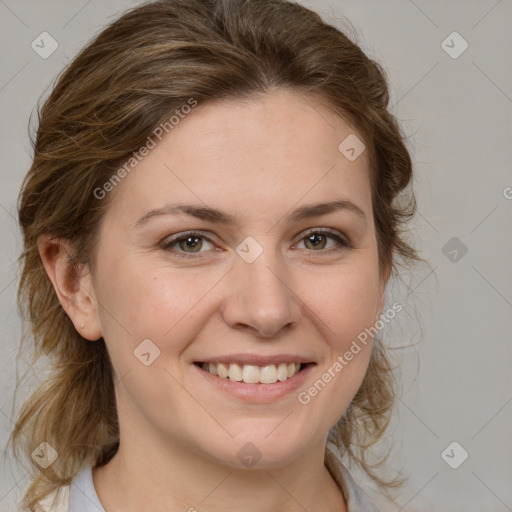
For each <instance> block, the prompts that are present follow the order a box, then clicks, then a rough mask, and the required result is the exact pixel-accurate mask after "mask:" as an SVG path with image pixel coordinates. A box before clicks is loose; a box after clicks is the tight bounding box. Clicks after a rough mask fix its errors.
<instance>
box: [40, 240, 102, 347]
mask: <svg viewBox="0 0 512 512" xmlns="http://www.w3.org/2000/svg"><path fill="white" fill-rule="evenodd" d="M38 249H39V255H40V256H41V260H42V262H43V265H44V268H45V270H46V273H47V275H48V277H49V279H50V281H51V282H52V285H53V288H54V290H55V293H56V294H57V298H58V299H59V302H60V303H61V305H62V307H63V309H64V311H66V313H67V315H68V316H69V318H70V319H71V321H72V322H73V324H74V326H75V329H76V330H77V331H78V332H79V333H80V335H81V336H83V337H84V338H86V339H88V340H97V339H99V338H101V336H102V331H101V326H100V322H99V316H98V308H97V301H96V299H95V296H94V288H93V285H92V282H91V279H90V274H89V273H88V271H87V269H84V268H82V267H79V266H78V265H77V264H76V263H74V262H73V254H74V252H73V248H72V245H71V243H70V242H69V241H68V240H64V239H62V238H57V237H53V236H52V235H50V234H47V235H43V236H41V237H40V239H39V241H38Z"/></svg>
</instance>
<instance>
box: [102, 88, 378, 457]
mask: <svg viewBox="0 0 512 512" xmlns="http://www.w3.org/2000/svg"><path fill="white" fill-rule="evenodd" d="M351 134H353V131H352V130H351V129H350V128H349V126H348V125H347V124H346V123H345V122H344V121H343V120H342V119H341V118H339V117H338V116H336V115H335V114H333V113H332V112H330V111H329V110H327V109H325V108H324V107H322V106H321V105H320V104H319V103H317V102H315V101H313V100H312V99H306V98H305V97H304V96H301V95H299V94H298V93H294V92H289V91H285V90H276V91H274V92H272V93H271V94H268V95H266V96H263V97H260V98H255V99H254V100H251V101H240V100H229V101H224V102H219V103H216V104H206V105H199V106H197V107H196V108H195V109H193V110H192V112H191V113H190V114H189V115H188V117H186V118H184V119H183V120H181V121H180V123H179V124H178V125H177V126H175V127H174V129H173V130H172V131H170V132H169V134H168V135H166V136H165V137H164V138H163V139H162V140H161V142H159V143H158V144H157V145H156V147H155V148H154V149H152V150H151V151H150V152H149V154H148V155H147V156H146V157H145V158H144V159H143V160H142V161H141V162H140V163H139V164H138V165H137V166H136V167H135V168H134V169H133V170H132V171H131V172H130V173H129V174H128V175H127V176H126V177H125V178H124V179H123V181H122V182H121V183H120V184H118V185H117V187H116V188H115V190H114V191H113V192H111V193H113V194H114V196H113V197H112V199H113V201H112V205H111V206H110V207H109V209H108V211H107V213H106V215H105V217H104V219H103V222H102V224H101V228H100V233H99V244H98V246H97V253H96V261H97V268H96V272H95V275H94V295H95V299H96V301H97V304H98V306H97V321H98V322H99V325H100V329H101V332H102V335H103V337H104V339H105V342H106V344H107V347H108V351H109V354H110V357H111V360H112V363H113V367H114V370H115V374H116V375H115V382H116V396H117V406H118V412H119V421H120V428H121V440H122V441H123V436H124V439H125V446H126V443H133V444H134V445H135V444H136V443H139V444H141V443H143V444H144V446H145V447H146V449H149V450H151V449H153V448H154V449H156V450H159V449H162V446H168V447H169V448H171V447H173V446H174V447H178V446H179V447H180V449H186V450H188V451H189V452H191V453H195V454H204V455H205V456H207V457H211V458H213V460H215V461H217V462H222V463H223V464H229V465H232V466H240V467H241V466H242V465H244V464H245V465H246V466H249V465H252V464H253V463H254V462H256V461H257V462H258V464H259V466H263V467H272V466H275V467H276V466H278V465H281V464H285V463H289V462H291V461H292V460H293V459H294V458H295V457H297V456H299V455H300V454H304V453H306V451H307V450H310V449H312V447H314V446H320V445H321V444H322V443H324V442H325V438H326V435H327V433H328V431H329V429H330V428H331V427H332V425H334V424H335V423H336V421H337V420H338V419H339V417H340V416H341V415H342V414H343V412H344V411H345V409H346V408H347V406H348V405H349V403H350V402H351V400H352V398H353V396H354V394H355V393H356V391H357V389H358V388H359V386H360V384H361V382H362V379H363V377H364V374H365V372H366V369H367V365H368V361H369V358H370V354H371V345H372V343H371V338H368V342H367V343H366V345H365V344H362V343H359V351H358V352H357V353H356V350H355V349H354V348H353V347H354V345H353V341H354V340H357V336H358V335H359V334H360V333H362V332H363V331H364V330H365V328H368V327H371V326H373V325H374V324H375V321H376V320H377V319H378V317H379V314H380V312H381V310H382V307H383V297H384V295H383V292H384V285H385V281H386V279H387V275H386V276H384V275H379V265H378V259H377V245H376V238H375V231H374V224H373V212H372V203H371V189H370V182H369V175H368V173H369V169H368V167H367V166H368V161H367V155H366V153H365V152H364V151H363V153H362V154H361V155H360V156H359V157H358V158H356V159H355V160H354V159H353V157H352V158H351V159H349V158H347V157H346V156H345V154H347V155H349V156H352V153H353V152H351V151H350V149H348V152H347V148H346V147H345V146H342V150H343V151H344V153H343V152H342V151H341V150H340V149H339V146H340V143H341V142H342V141H344V139H345V138H346V137H347V136H349V135H351ZM350 140H351V139H349V141H350ZM346 144H347V143H345V145H346ZM356 155H357V153H356ZM335 201H338V202H341V201H345V202H346V203H345V204H351V205H353V206H350V207H340V208H336V209H334V208H333V209H327V208H324V207H322V206H320V205H324V204H327V203H332V202H335ZM340 204H341V203H340ZM184 205H187V206H186V207H185V206H184ZM178 208H181V209H178ZM185 210H188V213H187V212H186V211H185ZM358 210H359V211H358ZM189 232H193V233H192V234H191V233H189ZM345 244H347V245H345ZM351 346H352V355H353V357H352V358H350V360H348V358H347V357H345V356H344V354H345V353H346V352H347V351H350V350H351ZM340 358H341V359H340ZM342 360H343V363H342V362H341V361H342ZM336 362H338V365H336ZM203 363H207V364H209V366H208V368H209V369H210V368H211V370H212V372H213V374H212V373H210V371H209V370H206V369H204V367H205V365H203ZM221 363H222V364H221ZM230 363H232V364H230ZM295 363H297V365H299V364H302V365H304V366H303V369H301V370H300V371H299V372H298V373H295V372H296V367H295V366H294V364H295ZM340 365H341V367H342V368H341V369H340ZM297 367H298V366H297ZM223 372H224V373H223ZM215 373H221V374H225V373H228V375H229V377H227V378H226V377H221V376H219V375H214V374H215ZM289 375H290V377H289ZM329 376H330V378H329ZM231 378H233V379H234V380H231ZM240 378H242V379H246V380H249V381H251V380H252V381H258V382H250V383H245V382H244V381H243V380H242V381H239V379H240ZM276 379H277V382H274V383H272V381H275V380H276ZM260 380H264V381H267V382H266V383H261V382H259V381H260ZM315 383H316V385H315ZM315 386H316V387H315ZM315 389H316V392H315ZM248 443H251V444H248ZM159 447H160V448H159ZM258 459H259V460H258ZM251 461H252V462H251Z"/></svg>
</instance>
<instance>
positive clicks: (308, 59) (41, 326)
mask: <svg viewBox="0 0 512 512" xmlns="http://www.w3.org/2000/svg"><path fill="white" fill-rule="evenodd" d="M273 87H280V88H289V89H291V90H294V91H297V92H299V93H303V94H304V95H305V97H306V96H311V97H315V98H317V99H319V100H321V101H322V102H324V103H325V105H327V106H328V107H329V108H330V109H331V110H332V111H333V112H335V113H336V114H338V115H339V116H341V117H343V118H344V119H345V120H347V122H349V124H350V125H351V126H352V127H353V128H354V129H355V130H357V131H358V133H359V134H360V135H361V136H362V137H363V140H364V142H365V144H366V148H367V154H368V157H369V162H370V181H371V188H372V204H373V211H374V223H375V228H376V238H377V244H378V254H379V265H384V266H389V267H390V268H391V269H392V270H393V271H394V272H395V273H396V272H397V271H398V266H407V265H408V264H410V263H412V262H414V261H419V260H420V259H421V258H419V256H418V253H417V252H416V250H415V249H414V247H412V246H411V245H409V243H408V242H407V240H406V238H405V236H404V234H405V228H406V224H407V222H408V221H409V220H410V219H411V218H412V217H413V215H414V213H415V210H416V202H415V198H414V194H413V192H412V189H411V187H410V186H409V185H410V182H411V178H412V161H411V157H410V155H409V152H408V150H407V147H406V145H405V137H404V134H403V132H402V130H401V128H400V126H399V124H398V122H397V120H396V118H395V117H394V116H393V115H392V114H391V113H390V112H389V111H388V103H389V90H388V83H387V78H386V74H385V71H384V70H383V69H382V67H381V66H380V65H379V64H378V63H377V62H376V61H374V60H372V59H371V58H369V57H368V56H367V55H366V54H365V53H364V52H363V51H362V49H361V48H360V46H359V45H358V44H357V43H356V42H354V41H353V40H351V39H350V38H349V37H348V36H347V35H345V33H344V32H342V31H341V29H339V28H336V27H335V26H333V25H331V24H329V23H328V22H327V21H324V20H323V19H322V18H321V17H320V15H319V14H317V13H315V12H313V11H311V10H309V9H307V8H305V7H303V6H301V5H299V4H296V3H293V2H291V1H286V0H265V1H264V2H263V1H256V0H249V1H237V0H167V1H156V2H148V3H145V4H142V5H139V6H137V7H135V8H133V9H131V10H129V11H127V12H125V13H124V14H122V15H121V16H120V17H118V18H117V19H116V20H114V21H113V22H112V23H110V24H109V25H108V26H106V27H105V28H104V29H102V30H101V31H100V32H99V33H98V34H97V35H96V36H95V37H94V38H93V39H92V40H91V41H90V42H89V43H88V44H87V45H86V46H85V47H84V48H83V49H82V50H81V51H80V52H79V53H78V54H77V55H76V57H75V58H74V59H73V60H72V61H71V62H70V63H69V64H68V65H67V66H66V68H65V69H64V70H63V71H62V73H61V74H60V75H59V77H58V78H57V79H56V81H55V83H54V84H53V87H52V90H51V92H50V94H49V95H48V98H47V99H46V100H45V101H44V103H43V104H42V106H40V105H38V108H37V114H38V127H37V130H36V134H35V137H34V136H32V137H31V142H32V147H33V160H32V164H31V167H30V169H29V171H28V173H27V175H26V176H25V179H24V181H23V184H22V188H21V191H20V195H19V198H18V217H19V223H20V227H21V231H22V235H23V242H24V248H23V252H22V254H21V255H20V257H19V262H20V265H21V267H22V271H21V278H20V282H19V287H18V295H17V300H18V308H19V312H20V315H21V318H22V319H24V320H28V322H29V325H30V332H29V333H27V332H26V333H24V336H23V338H22V343H21V344H20V355H21V354H24V353H27V352H25V349H24V345H25V342H26V341H27V339H28V338H30V341H31V354H33V358H32V364H34V363H35V361H37V360H38V359H39V358H40V357H41V356H47V357H48V358H49V361H50V364H51V370H50V372H49V374H48V376H47V378H46V379H45V380H44V381H43V382H42V383H41V384H40V385H39V387H37V389H36V390H35V391H34V392H33V394H31V396H29V398H28V400H26V401H24V403H23V405H22V407H21V409H20V411H19V413H18V414H17V417H16V423H15V427H14V429H13V431H12V433H11V437H10V438H9V442H10V443H11V444H12V448H13V452H14V455H15V457H16V458H17V459H18V460H21V459H22V457H21V455H20V452H21V453H22V455H23V456H24V457H26V458H27V459H28V462H29V464H30V465H31V466H30V469H31V471H32V473H33V480H32V482H31V484H30V486H29V487H28V490H27V491H26V493H25V495H24V497H23V502H22V504H23V505H24V506H26V507H28V508H29V509H31V510H32V509H33V508H34V507H35V505H36V504H37V503H38V502H39V500H41V499H42V498H44V497H45V496H47V495H48V494H49V493H50V492H52V491H53V490H55V489H56V488H58V487H59V486H61V485H64V484H67V483H69V482H70V481H71V479H72V478H73V477H74V475H75V474H76V473H77V472H78V471H79V469H80V468H81V467H82V465H83V464H84V463H85V462H88V463H92V464H95V465H102V464H106V463H107V462H108V461H109V460H110V458H111V457H112V456H113V455H114V454H115V451H116V448H117V445H118V441H119V425H118V418H117V412H116V403H115V395H114V378H113V368H112V366H111V363H110V359H109V355H108V353H107V350H106V346H105V343H104V341H103V339H100V340H99V341H98V342H96V343H90V342H88V341H87V340H86V339H85V338H83V337H81V335H80V334H79V333H78V332H77V331H76V329H75V328H74V326H73V324H72V322H71V320H70V318H69V317H68V316H67V314H66V312H65V311H64V309H63V308H62V306H61V304H60V303H59V300H58V298H57V295H56V293H55V291H54V288H53V286H52V283H51V281H50V279H49V278H48V275H47V274H46V272H45V269H44V267H43V264H42V260H41V257H40V255H39V252H38V245H37V243H38V240H39V239H40V237H41V236H42V235H44V234H48V233H51V234H53V235H54V236H56V237H62V238H64V239H67V240H68V241H69V242H70V243H71V245H72V247H73V248H74V250H75V251H76V252H75V254H74V256H73V257H72V258H71V260H70V263H72V264H74V265H87V266H88V267H89V268H90V269H91V270H93V269H94V262H95V260H94V257H95V247H96V246H95V243H96V241H97V235H98V225H99V222H100V220H101V218H102V215H103V214H104V212H105V210H106V208H108V206H109V203H110V200H111V196H112V194H110V195H109V197H106V198H105V199H99V198H98V197H96V196H97V194H95V192H94V191H95V190H97V189H98V188H99V187H100V188H101V187H102V186H103V185H104V184H105V183H106V182H107V181H108V180H109V179H111V178H112V176H113V175H114V174H115V172H116V170H118V169H119V168H120V166H122V165H123V164H124V163H125V162H126V161H127V160H128V159H129V158H130V157H132V155H133V153H134V152H136V151H137V150H139V149H140V148H141V147H142V146H143V145H144V144H145V142H146V140H147V138H148V136H150V135H151V134H152V133H153V131H154V130H155V128H156V127H158V126H159V125H161V124H162V123H164V122H166V121H168V119H169V115H170V114H171V113H172V112H174V111H176V110H177V109H179V108H180V107H181V106H182V105H184V104H186V103H187V101H188V100H189V99H190V98H194V99H195V100H197V102H198V103H199V104H204V103H207V102H210V101H215V100H218V99H219V100H220V99H225V98H229V99H236V98H239V99H243V98H250V97H251V96H253V95H254V94H262V93H266V92H268V91H269V90H270V89H271V88H273ZM399 199H400V200H399ZM32 343H33V345H32ZM392 370H393V368H392V365H391V364H390V360H389V359H388V355H387V349H386V348H385V347H384V345H383V344H382V342H381V341H379V340H377V339H375V342H374V346H373V350H372V354H371V358H370V362H369V366H368V369H367V372H366V375H365V377H364V380H363V382H362V384H361V387H360V388H359V390H358V391H357V393H356V395H355V397H354V399H353V401H352V403H351V404H350V406H349V407H348V409H347V410H346V411H345V414H344V415H343V417H342V418H341V419H340V421H339V422H338V423H337V424H336V425H335V426H334V427H333V428H332V430H331V432H330V435H329V437H330V439H331V440H332V441H334V443H335V444H336V445H337V447H338V448H339V450H340V452H341V453H342V454H343V455H346V456H347V457H348V458H349V459H350V460H351V461H355V462H356V463H357V464H359V465H360V467H362V469H364V471H366V473H367V474H368V475H369V476H370V477H371V478H372V479H373V480H374V481H375V482H376V483H377V484H379V486H381V487H384V488H387V487H393V486H397V485H399V484H400V483H401V482H398V481H397V480H393V481H384V480H383V479H381V478H380V477H379V476H378V475H377V474H376V473H375V471H374V468H375V467H376V466H377V465H378V464H374V465H372V464H370V463H369V462H368V461H367V459H366V457H365V455H366V452H367V450H368V449H369V448H370V447H371V446H372V445H374V444H375V443H376V442H377V441H378V440H379V439H380V438H381V436H382V435H383V433H384V431H385V430H386V427H387V426H388V423H389V419H390V414H391V410H392V406H393V403H394V399H395V393H396V392H395V387H394V383H395V378H394V375H393V371H392ZM18 386H19V382H18ZM18 386H17V389H18ZM42 442H48V443H49V444H50V445H51V446H53V447H54V448H55V449H56V450H57V452H58V455H59V457H58V458H57V460H55V462H54V463H53V464H51V465H50V466H49V467H48V468H46V469H41V468H40V467H39V466H38V465H37V464H36V463H35V462H34V461H33V460H32V459H31V457H30V454H31V452H32V451H33V450H34V449H35V448H36V447H37V446H38V445H40V443H42ZM381 462H382V461H381ZM379 464H380V463H379Z"/></svg>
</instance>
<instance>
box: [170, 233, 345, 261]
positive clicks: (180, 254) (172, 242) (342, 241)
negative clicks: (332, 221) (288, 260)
mask: <svg viewBox="0 0 512 512" xmlns="http://www.w3.org/2000/svg"><path fill="white" fill-rule="evenodd" d="M313 234H318V235H324V236H327V238H331V239H333V240H336V241H337V242H338V244H339V245H340V246H341V247H338V249H322V250H319V251H313V250H310V252H312V253H317V252H318V253H325V252H328V253H331V252H335V253H337V252H339V251H343V250H345V249H350V248H352V245H351V244H350V242H349V241H348V240H347V239H345V238H343V237H341V236H340V235H339V234H338V233H337V232H336V231H330V230H318V229H311V230H309V231H307V232H306V233H305V234H304V236H303V237H302V238H301V239H300V240H299V242H302V241H303V240H304V239H305V238H307V237H308V236H310V235H313ZM192 236H195V237H196V238H203V239H205V240H207V241H208V242H209V243H211V244H213V242H212V241H211V240H210V239H209V238H208V237H207V236H206V234H205V233H204V232H202V231H186V232H185V233H180V236H179V237H172V238H170V239H165V240H164V241H163V242H162V243H161V246H160V247H161V248H162V249H163V250H166V251H169V252H172V253H175V255H177V257H178V258H182V259H196V258H200V257H201V256H200V255H201V254H202V253H201V252H199V253H195V254H193V253H187V252H183V251H179V250H176V249H172V250H171V247H172V246H173V245H175V244H177V243H178V242H180V241H181V240H186V239H187V238H189V237H192Z"/></svg>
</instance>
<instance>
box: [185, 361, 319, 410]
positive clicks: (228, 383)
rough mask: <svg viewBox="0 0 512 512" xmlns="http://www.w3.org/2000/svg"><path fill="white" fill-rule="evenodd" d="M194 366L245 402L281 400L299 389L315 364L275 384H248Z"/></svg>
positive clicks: (226, 391)
mask: <svg viewBox="0 0 512 512" xmlns="http://www.w3.org/2000/svg"><path fill="white" fill-rule="evenodd" d="M192 366H193V367H194V368H195V369H196V370H197V372H198V373H199V374H200V375H201V376H202V378H203V379H205V380H206V382H207V383H208V384H211V385H213V386H216V387H217V389H219V390H220V391H221V392H222V393H225V394H228V395H230V396H234V397H236V398H239V399H241V400H243V401H245V402H253V403H268V402H274V401H276V400H279V399H280V398H283V397H285V396H287V395H290V394H291V393H293V392H294V391H297V390H298V389H299V388H300V386H301V385H302V384H303V383H304V380H305V379H306V378H307V377H308V375H309V373H310V372H311V370H312V369H313V367H314V366H315V365H314V364H308V365H307V366H306V367H305V368H303V369H302V370H300V371H299V372H298V373H296V374H295V375H294V376H293V377H290V378H288V379H286V380H285V381H283V382H281V381H277V382H275V383H274V384H261V383H258V384H247V383H245V382H243V381H241V382H238V381H234V380H230V379H228V378H226V379H224V378H222V377H218V376H216V375H213V374H211V373H210V372H208V371H206V370H203V369H202V368H200V367H199V366H198V365H196V364H193V365H192Z"/></svg>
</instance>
